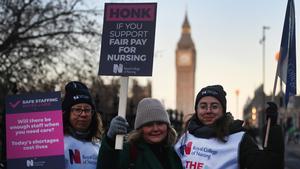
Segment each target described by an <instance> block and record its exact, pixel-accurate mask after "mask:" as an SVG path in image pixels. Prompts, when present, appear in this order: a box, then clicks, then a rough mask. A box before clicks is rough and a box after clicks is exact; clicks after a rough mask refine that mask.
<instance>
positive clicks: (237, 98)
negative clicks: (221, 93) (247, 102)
mask: <svg viewBox="0 0 300 169" xmlns="http://www.w3.org/2000/svg"><path fill="white" fill-rule="evenodd" d="M235 95H236V114H238V113H239V95H240V90H239V89H236V90H235Z"/></svg>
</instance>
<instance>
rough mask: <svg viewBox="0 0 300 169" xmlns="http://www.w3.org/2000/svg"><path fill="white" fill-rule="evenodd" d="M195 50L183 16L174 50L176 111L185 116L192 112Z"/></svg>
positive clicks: (186, 19) (186, 20)
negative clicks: (179, 36)
mask: <svg viewBox="0 0 300 169" xmlns="http://www.w3.org/2000/svg"><path fill="white" fill-rule="evenodd" d="M195 70H196V50H195V46H194V42H193V40H192V38H191V27H190V24H189V21H188V18H187V15H185V19H184V22H183V25H182V32H181V38H180V40H179V42H178V43H177V49H176V109H177V110H178V111H180V112H183V113H184V115H185V116H186V115H187V114H191V113H193V112H194V97H195V96H194V95H195Z"/></svg>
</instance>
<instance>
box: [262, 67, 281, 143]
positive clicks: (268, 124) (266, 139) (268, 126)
mask: <svg viewBox="0 0 300 169" xmlns="http://www.w3.org/2000/svg"><path fill="white" fill-rule="evenodd" d="M278 67H279V65H278V62H277V68H276V74H275V80H274V86H273V93H272V102H273V101H274V97H275V93H276V87H277V80H278V71H279V69H278ZM270 126H271V119H270V118H268V119H267V128H266V134H265V142H264V148H266V147H267V146H268V140H269V133H270Z"/></svg>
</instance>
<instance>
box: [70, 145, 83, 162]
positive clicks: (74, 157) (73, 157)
mask: <svg viewBox="0 0 300 169" xmlns="http://www.w3.org/2000/svg"><path fill="white" fill-rule="evenodd" d="M69 158H70V163H71V164H73V163H76V164H80V163H81V157H80V151H79V150H77V149H75V150H74V152H73V151H72V149H69Z"/></svg>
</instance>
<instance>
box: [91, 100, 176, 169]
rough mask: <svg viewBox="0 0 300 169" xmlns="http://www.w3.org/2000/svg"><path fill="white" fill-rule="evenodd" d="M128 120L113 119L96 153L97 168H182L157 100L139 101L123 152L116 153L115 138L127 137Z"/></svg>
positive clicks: (163, 110) (172, 130)
mask: <svg viewBox="0 0 300 169" xmlns="http://www.w3.org/2000/svg"><path fill="white" fill-rule="evenodd" d="M127 127H128V123H127V121H126V120H125V119H124V118H122V117H120V116H116V117H114V118H113V119H112V121H111V124H110V127H109V129H108V132H107V134H106V136H105V137H104V139H103V141H102V145H101V148H100V151H99V156H98V164H97V169H100V168H101V169H128V168H131V169H134V168H135V169H182V166H181V162H180V159H179V158H178V156H177V154H176V152H175V151H174V148H173V145H174V144H175V142H176V138H177V134H176V131H175V130H174V128H173V127H171V124H170V120H169V117H168V114H167V112H166V110H165V108H164V106H163V105H162V104H161V102H160V101H158V100H157V99H153V98H144V99H142V100H141V101H140V102H139V104H138V107H137V113H136V118H135V123H134V130H133V131H131V132H130V133H129V134H128V139H127V141H126V142H125V143H124V145H123V150H120V151H119V150H115V149H114V143H115V136H116V135H117V134H127Z"/></svg>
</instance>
